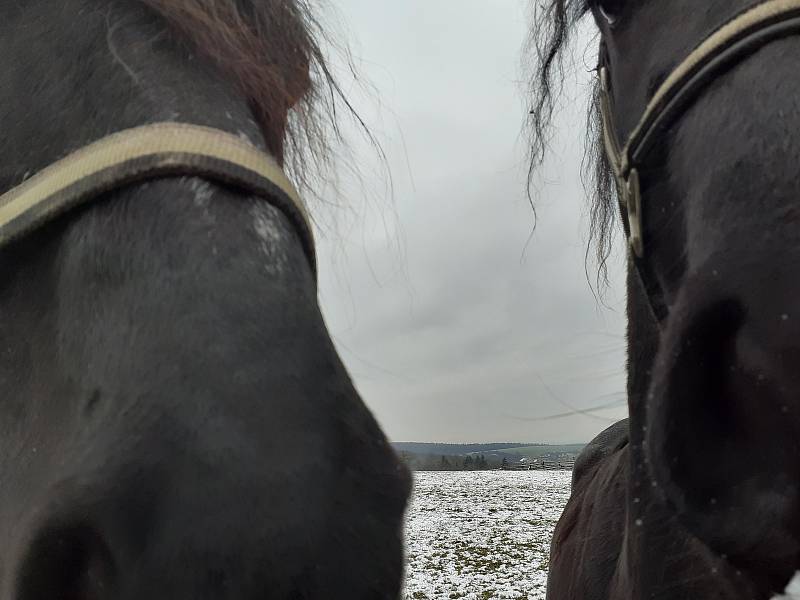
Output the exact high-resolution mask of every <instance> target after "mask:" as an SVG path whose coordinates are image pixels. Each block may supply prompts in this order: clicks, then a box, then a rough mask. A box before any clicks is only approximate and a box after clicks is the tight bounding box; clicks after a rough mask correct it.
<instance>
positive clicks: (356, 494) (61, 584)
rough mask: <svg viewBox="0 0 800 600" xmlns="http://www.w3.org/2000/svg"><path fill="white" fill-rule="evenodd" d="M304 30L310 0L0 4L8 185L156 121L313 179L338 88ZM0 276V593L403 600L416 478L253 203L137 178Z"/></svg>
mask: <svg viewBox="0 0 800 600" xmlns="http://www.w3.org/2000/svg"><path fill="white" fill-rule="evenodd" d="M317 34H322V32H321V31H319V30H318V22H317V21H316V20H315V18H314V16H313V15H312V14H311V13H310V12H309V10H308V7H307V5H306V3H305V2H304V1H302V0H296V1H294V0H293V1H287V0H269V1H264V2H255V1H253V2H251V1H248V0H236V1H234V0H219V1H218V2H205V1H200V0H143V1H137V0H117V1H116V2H106V1H104V0H63V1H59V2H52V1H50V0H26V1H25V2H2V3H0V65H2V69H0V123H2V128H3V135H2V136H0V157H2V161H1V164H0V191H5V190H7V189H9V188H11V187H13V186H14V185H17V184H18V183H20V182H21V181H22V180H23V179H25V178H26V177H27V176H28V175H29V174H31V173H35V172H37V171H39V170H40V169H42V168H43V167H45V166H46V165H48V164H50V163H52V162H53V161H55V160H57V159H59V158H61V157H62V156H64V155H65V154H67V153H69V152H71V151H73V150H76V149H78V148H80V147H82V146H84V145H86V144H88V143H90V142H92V141H94V140H96V139H98V138H101V137H103V136H105V135H107V134H109V133H112V132H114V131H119V130H122V129H126V128H130V127H134V126H138V125H143V124H148V123H154V122H159V121H181V122H186V123H192V124H198V125H205V126H210V127H215V128H217V129H220V130H223V131H226V132H230V133H233V134H235V135H238V136H240V137H243V138H245V139H247V140H249V141H250V142H251V143H252V144H254V145H256V146H258V147H260V148H262V149H264V150H266V151H269V152H270V153H271V154H272V155H273V156H275V157H276V158H277V159H278V160H279V161H283V159H284V157H286V160H287V161H290V160H291V161H292V162H291V164H292V165H293V167H294V169H293V171H292V172H293V174H294V175H295V178H296V179H299V180H300V181H301V182H302V181H304V180H306V179H311V178H312V174H311V173H310V172H309V170H310V169H311V166H310V165H307V164H306V163H304V162H303V157H304V156H305V157H307V156H308V153H307V152H306V151H307V150H310V151H311V152H312V159H313V158H314V155H313V151H317V152H318V154H317V155H316V157H317V158H318V159H320V160H323V161H324V160H325V159H326V158H328V157H327V155H326V152H327V151H328V146H327V145H326V141H325V138H324V133H325V131H327V130H329V129H330V127H329V126H328V125H327V124H326V121H325V118H326V116H331V115H332V114H333V113H332V110H329V109H332V108H333V107H332V106H330V105H326V104H325V103H326V102H330V101H331V99H332V98H333V99H335V98H336V94H337V93H338V92H337V90H338V88H337V87H336V83H335V82H334V81H333V80H332V79H330V75H329V72H328V70H327V67H326V66H325V63H324V61H323V60H322V52H321V50H320V47H319V46H318V42H317V39H319V38H317V37H315V35H317ZM326 107H327V108H326ZM311 162H313V160H312V161H311ZM0 274H1V275H0V354H1V355H2V356H1V357H0V398H2V400H0V539H2V546H1V547H0V596H1V597H2V598H7V599H9V600H11V599H14V600H40V599H41V600H43V599H45V598H65V599H69V600H88V599H93V600H102V599H111V598H115V599H116V598H118V599H133V598H170V599H172V598H176V599H177V598H186V599H189V598H191V599H193V600H194V599H200V598H209V599H211V598H213V599H215V600H216V599H222V598H236V599H245V598H252V599H255V598H259V599H266V598H274V599H284V598H285V599H288V598H297V599H300V598H348V599H353V598H396V596H397V594H398V592H399V588H400V584H401V575H402V537H401V525H402V515H403V510H404V507H405V501H406V497H407V495H408V491H409V478H408V474H407V471H406V470H405V468H404V467H402V466H401V465H400V463H399V462H398V460H397V458H396V456H395V454H394V453H393V451H392V450H391V448H390V447H389V445H388V444H387V441H386V439H385V437H384V436H383V434H382V433H381V431H380V430H379V428H378V426H377V424H376V422H375V421H374V419H373V417H372V416H371V415H370V413H369V412H368V410H367V409H366V408H365V406H364V405H363V403H362V401H361V399H360V398H359V396H358V394H357V392H356V391H355V389H354V388H353V385H352V383H351V381H350V379H349V377H348V375H347V373H346V372H345V369H344V368H343V366H342V364H341V362H340V360H339V358H338V356H337V354H336V351H335V350H334V347H333V345H332V343H331V340H330V337H329V335H328V333H327V331H326V328H325V324H324V322H323V319H322V317H321V314H320V311H319V307H318V305H317V297H316V282H315V278H314V274H313V272H312V268H311V266H310V264H309V261H308V260H307V256H306V254H305V253H304V247H303V245H302V243H301V239H300V236H299V235H298V233H297V231H296V230H295V228H294V226H293V225H292V223H291V221H290V220H289V219H287V217H286V216H284V214H283V213H282V212H281V211H279V210H278V209H276V208H274V207H273V206H271V204H270V202H269V198H254V197H248V196H246V195H244V194H242V193H241V192H240V191H238V190H237V189H234V188H228V187H225V186H223V185H218V184H214V183H212V182H209V181H206V180H204V179H202V178H194V177H161V178H157V179H154V180H152V181H149V182H147V183H145V184H137V185H130V186H127V187H124V188H121V189H118V190H116V191H113V192H110V193H107V194H104V195H103V196H101V197H98V198H97V199H96V201H95V202H93V203H91V204H90V205H88V206H86V207H84V208H83V209H80V210H76V211H73V212H71V213H69V214H67V215H65V216H63V217H61V218H59V219H57V220H55V221H53V222H51V223H49V224H48V225H46V226H44V227H42V228H41V229H39V230H37V231H36V232H35V233H32V234H30V235H27V236H26V237H24V238H22V239H20V240H18V241H16V242H14V243H13V244H11V245H8V246H6V247H4V248H2V250H0Z"/></svg>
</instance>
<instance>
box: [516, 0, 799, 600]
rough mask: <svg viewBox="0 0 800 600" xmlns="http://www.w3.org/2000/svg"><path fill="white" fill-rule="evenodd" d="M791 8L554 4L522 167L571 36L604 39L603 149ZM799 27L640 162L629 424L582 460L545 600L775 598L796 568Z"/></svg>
mask: <svg viewBox="0 0 800 600" xmlns="http://www.w3.org/2000/svg"><path fill="white" fill-rule="evenodd" d="M789 4H792V3H791V2H780V1H779V2H775V1H772V2H764V1H760V0H589V1H588V2H586V1H585V0H552V1H551V2H549V3H548V6H546V7H544V8H543V9H542V10H540V12H539V13H538V15H537V17H536V19H535V24H536V27H535V32H534V36H535V38H534V45H535V47H536V49H537V50H538V51H539V53H538V58H539V59H540V61H539V72H538V77H537V79H536V81H535V84H534V103H533V110H532V116H531V118H532V127H533V130H534V133H535V134H536V135H535V137H534V140H535V141H534V146H533V150H534V159H535V161H540V160H541V157H542V152H543V149H544V148H543V143H542V140H545V139H546V134H547V131H546V130H547V127H548V125H549V119H550V114H551V111H552V108H553V106H554V102H555V99H556V96H557V91H558V87H559V86H560V84H561V81H560V73H561V72H562V71H561V69H560V64H561V63H560V61H561V53H562V50H563V48H564V47H565V43H566V41H567V38H568V37H569V36H570V34H571V33H573V32H574V30H575V28H576V26H577V24H578V22H579V21H580V20H581V19H582V18H583V17H584V16H587V17H590V18H591V17H593V18H594V22H595V25H596V27H597V28H598V29H599V36H598V37H599V39H600V41H601V44H602V54H601V58H602V61H603V66H604V67H605V68H606V72H607V73H608V75H609V79H608V88H609V89H610V96H611V97H612V99H613V104H612V105H611V110H610V113H611V116H612V118H613V124H612V125H613V130H614V131H613V134H614V135H615V136H616V137H617V138H618V139H619V140H621V141H623V142H624V141H625V140H626V139H628V138H629V136H631V134H632V132H634V131H635V130H636V127H637V125H638V123H639V121H640V119H641V118H642V116H643V115H645V113H646V111H647V110H648V104H649V103H652V102H653V98H654V96H655V97H656V99H657V98H658V97H659V96H658V91H659V90H660V89H662V90H663V89H664V87H663V84H664V82H665V81H667V82H669V81H671V79H669V78H670V76H671V74H672V75H674V73H675V70H676V68H677V67H679V66H681V65H685V64H686V63H685V60H686V59H687V57H688V56H691V55H693V54H696V53H695V52H694V51H695V50H696V49H698V48H701V49H702V46H701V44H702V43H703V42H704V41H705V40H708V39H709V36H711V35H712V34H714V33H715V32H718V31H720V30H721V28H724V27H725V26H726V24H730V23H732V22H737V23H740V22H742V19H741V17H742V16H743V15H745V14H750V13H751V11H753V10H755V9H758V10H760V11H762V12H768V11H773V10H774V11H777V10H785V8H786V6H787V5H789ZM792 11H793V13H800V10H798V7H797V3H796V2H795V3H793V7H792ZM796 16H797V15H796V14H794V15H793V18H794V17H796ZM762 25H763V26H764V27H766V26H767V25H770V23H769V21H768V20H765V22H764V23H762ZM770 26H771V25H770ZM793 27H794V28H793V30H792V31H789V32H788V33H786V34H785V35H780V36H775V37H774V38H770V39H768V40H766V39H759V40H758V41H759V43H758V44H752V45H751V47H749V48H748V49H747V52H746V53H742V54H740V55H738V56H737V58H736V60H731V61H729V62H727V63H723V62H720V63H718V64H717V67H715V69H716V70H715V71H714V73H713V76H712V77H708V78H706V80H705V81H703V82H702V89H698V90H696V92H697V93H695V94H693V96H692V97H691V98H690V99H687V101H686V102H685V104H684V105H683V106H682V108H681V110H680V112H679V113H677V114H675V115H674V118H672V119H671V120H670V121H669V122H668V123H664V124H663V125H664V126H663V127H661V128H660V129H659V130H658V131H657V135H656V139H655V141H654V143H653V144H651V147H650V149H649V152H648V153H647V155H646V156H643V157H640V160H639V161H638V164H637V167H638V171H639V175H640V183H641V197H642V202H643V204H642V211H641V217H642V223H643V239H644V251H643V252H642V253H641V256H640V257H635V256H634V252H631V255H630V260H629V277H628V317H629V326H628V344H629V347H628V350H629V351H628V360H629V384H628V393H629V415H630V418H629V420H628V421H627V422H624V423H622V424H620V425H618V426H615V427H614V428H612V429H610V430H609V431H607V432H605V433H604V434H603V435H602V436H601V437H600V438H598V440H596V442H595V443H593V444H592V445H590V447H589V450H588V451H587V453H586V454H585V456H584V457H583V458H582V461H581V462H580V467H579V468H578V469H577V470H576V473H575V479H574V486H573V498H572V500H571V501H570V503H569V505H568V507H567V510H566V511H565V513H564V517H563V518H562V521H561V523H560V524H559V527H558V529H557V532H556V538H555V540H554V544H553V563H552V572H551V582H550V595H551V597H552V598H553V599H554V600H561V599H564V598H583V599H586V598H598V599H599V598H665V599H666V598H725V599H740V598H741V599H745V598H748V599H752V598H757V599H762V598H770V597H771V596H772V595H773V594H774V593H777V592H780V591H782V590H783V589H784V587H785V586H786V584H787V582H788V580H789V579H790V578H791V577H792V575H793V574H794V572H795V570H796V569H798V568H799V567H800V235H799V232H800V204H798V198H800V134H798V130H800V103H798V98H800V79H798V77H797V68H798V52H800V35H798V33H799V32H798V29H797V26H796V23H795V25H794V26H793ZM723 58H725V57H724V56H723ZM667 87H668V85H667ZM602 99H603V95H602V93H601V92H600V91H599V90H596V94H595V97H594V100H595V102H594V105H593V107H592V108H593V110H592V114H591V115H590V119H589V121H590V125H591V129H592V132H593V133H594V139H592V140H590V142H589V154H590V156H591V158H592V159H594V160H592V161H590V162H591V163H592V167H591V169H592V173H590V175H592V176H593V179H594V183H595V184H596V190H595V196H594V204H593V217H594V219H593V226H594V229H593V231H594V233H595V234H596V235H595V237H596V238H597V239H598V241H599V251H598V256H599V258H600V261H601V264H602V263H603V261H604V260H605V259H606V258H607V256H608V252H609V249H610V240H611V231H612V228H613V226H614V224H615V221H617V222H619V221H618V217H616V215H615V213H616V211H617V203H616V197H617V192H618V190H617V189H615V187H616V186H615V178H614V174H613V173H612V169H611V167H612V166H613V165H612V164H611V163H610V161H609V160H608V159H607V158H606V157H605V155H604V152H603V145H602V140H601V137H602V131H601V129H602V123H601V117H600V112H601V104H602V102H601V101H602ZM626 226H627V223H626Z"/></svg>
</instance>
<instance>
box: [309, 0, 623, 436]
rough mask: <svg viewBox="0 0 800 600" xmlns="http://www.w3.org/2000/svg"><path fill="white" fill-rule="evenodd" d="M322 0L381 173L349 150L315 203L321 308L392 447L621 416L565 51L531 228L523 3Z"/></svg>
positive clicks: (615, 322) (563, 430)
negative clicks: (351, 67)
mask: <svg viewBox="0 0 800 600" xmlns="http://www.w3.org/2000/svg"><path fill="white" fill-rule="evenodd" d="M336 4H337V6H338V7H339V10H340V18H341V20H342V21H343V23H344V28H345V29H346V30H347V32H348V37H349V38H350V41H351V44H352V47H353V51H354V55H355V60H356V64H357V65H358V67H359V68H360V70H361V71H362V72H363V73H364V74H365V75H366V77H367V79H369V81H370V82H371V84H372V85H373V86H374V89H375V92H374V94H373V96H372V100H370V99H369V96H366V95H363V94H360V92H359V91H358V90H354V92H353V93H354V95H355V96H354V97H355V98H356V101H357V103H358V104H359V107H360V108H361V110H362V112H363V113H364V115H365V117H366V119H367V121H368V122H369V124H370V126H371V127H372V128H373V130H374V131H375V132H376V134H377V135H378V137H379V139H380V140H381V142H382V144H383V146H384V149H385V150H386V153H387V157H388V163H389V167H390V170H391V174H392V182H393V188H392V189H393V193H392V194H389V193H388V192H387V189H386V188H387V185H386V178H385V177H382V176H381V173H380V170H379V168H378V167H379V164H378V163H377V161H376V160H375V157H374V153H370V152H369V151H368V149H367V148H365V147H364V145H363V144H356V145H355V146H354V151H355V152H356V163H357V164H358V165H359V166H360V168H361V169H362V180H361V184H360V185H355V184H352V182H351V181H350V180H349V179H348V178H347V176H346V174H343V176H342V177H343V182H342V183H341V188H340V189H341V190H342V191H343V196H344V197H345V198H347V202H348V206H347V207H339V208H332V207H327V208H324V209H323V212H322V213H321V214H320V213H318V218H319V219H320V221H321V222H323V223H324V225H323V227H322V231H321V233H320V237H321V239H320V245H319V255H320V283H321V289H320V298H321V303H322V307H323V311H324V313H325V317H326V320H327V322H328V326H329V328H330V331H331V333H332V335H333V338H334V341H335V343H336V345H337V347H338V348H339V351H340V354H341V356H342V358H343V360H344V362H345V364H346V365H347V367H348V369H349V371H350V373H351V375H352V377H353V379H354V381H355V383H356V386H357V387H358V389H359V391H360V392H361V394H362V396H363V397H364V400H365V402H366V403H367V405H368V406H369V407H370V408H371V409H372V410H373V411H374V413H375V415H376V416H377V418H378V420H379V421H380V423H381V424H382V426H383V427H384V429H385V431H386V432H387V434H388V435H389V437H390V438H391V439H392V440H395V441H446V442H481V441H528V442H573V441H588V440H589V439H590V438H591V437H592V436H593V435H594V434H596V433H597V432H599V431H600V430H601V429H603V428H604V427H606V426H607V425H608V424H610V423H611V422H612V421H614V420H616V419H618V418H621V417H623V416H624V414H625V411H624V408H623V407H622V405H623V403H624V396H623V390H624V382H625V379H624V339H623V332H624V319H623V317H624V304H623V297H624V296H623V292H622V289H623V283H624V282H623V280H622V275H621V273H622V270H621V264H622V260H621V258H620V257H617V259H616V261H615V263H614V273H613V288H612V289H611V290H610V291H609V292H608V297H607V303H608V304H610V306H611V308H610V309H606V308H601V307H600V306H598V304H597V302H596V301H595V299H594V297H593V296H592V293H591V291H590V289H589V286H588V284H587V282H586V278H585V275H584V251H585V247H586V237H587V231H588V221H587V217H586V216H585V215H586V211H585V208H584V206H585V202H584V196H583V191H582V189H581V185H580V180H579V166H580V160H581V148H582V139H583V137H582V136H583V119H584V115H583V110H584V107H585V102H586V95H587V93H588V84H589V83H588V82H589V74H588V73H587V72H586V69H585V68H583V62H582V61H583V59H582V58H581V57H582V55H581V54H580V53H578V57H579V61H578V63H579V69H578V71H579V73H578V75H577V76H576V77H575V80H574V81H572V82H571V83H570V85H569V86H568V90H567V96H568V101H567V102H566V103H565V109H564V111H563V112H562V113H561V115H560V117H559V118H558V120H557V123H556V125H557V127H558V133H557V135H556V137H555V140H554V143H553V150H554V152H553V155H552V156H551V157H550V159H549V161H548V164H547V166H546V168H545V171H544V174H543V177H542V179H541V184H540V186H539V188H540V193H539V194H538V198H537V201H536V204H537V210H538V217H539V220H538V226H537V229H536V231H535V233H534V235H533V237H532V238H531V239H530V241H529V236H530V234H531V229H532V226H533V215H532V212H531V209H530V206H529V205H528V201H527V198H526V194H525V143H524V140H523V139H522V138H521V127H522V124H523V121H524V116H525V111H524V107H523V103H522V98H521V91H520V86H519V81H520V80H521V78H523V77H524V76H526V74H524V73H523V71H522V68H521V67H520V58H521V47H522V44H523V40H524V36H525V33H526V26H527V19H526V12H525V11H526V2H523V1H519V0H504V1H502V2H500V1H495V0H437V1H431V0H403V2H386V1H378V2H376V1H375V0H337V2H336ZM584 37H586V36H584ZM587 60H589V62H591V58H589V59H587ZM376 101H377V102H376ZM377 104H379V105H380V106H377V107H376V105H377ZM348 196H351V197H349V198H348ZM365 196H366V199H364V198H365ZM333 222H335V223H336V225H335V226H332V225H331V223H333ZM621 244H622V242H621V241H618V245H621ZM614 402H618V406H617V407H616V408H612V409H609V410H604V411H600V412H596V413H592V415H591V416H585V415H574V416H570V417H568V418H558V419H548V420H540V419H541V418H542V417H550V416H553V415H558V414H562V413H566V412H570V410H571V408H573V407H574V408H578V409H586V408H593V407H597V406H600V405H608V404H609V403H614Z"/></svg>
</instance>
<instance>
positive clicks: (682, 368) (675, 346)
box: [646, 299, 745, 510]
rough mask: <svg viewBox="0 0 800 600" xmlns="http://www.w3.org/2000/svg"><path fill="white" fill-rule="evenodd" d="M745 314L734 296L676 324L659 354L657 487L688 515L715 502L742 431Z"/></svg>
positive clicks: (651, 445)
mask: <svg viewBox="0 0 800 600" xmlns="http://www.w3.org/2000/svg"><path fill="white" fill-rule="evenodd" d="M744 320H745V310H744V307H743V306H742V305H741V303H740V302H739V301H737V300H734V299H724V300H720V301H718V302H714V303H711V304H710V305H709V306H707V307H706V308H705V309H703V310H691V311H690V312H689V314H688V315H686V318H680V319H676V320H675V322H673V324H672V325H671V326H670V330H668V331H667V333H666V336H665V340H664V343H663V345H662V348H661V350H660V351H659V360H658V364H657V366H656V371H655V373H654V379H653V384H652V388H651V393H650V397H649V401H648V427H647V436H646V444H647V446H646V449H647V452H648V455H649V457H650V461H649V463H650V469H651V473H652V475H653V476H654V478H655V480H656V482H657V483H658V484H660V486H661V487H662V489H663V490H664V491H665V492H666V493H667V495H668V496H670V499H671V500H672V501H674V502H675V503H676V505H678V507H679V508H681V510H683V509H685V508H686V504H687V503H689V504H696V503H699V504H702V503H704V502H706V503H707V502H708V501H709V499H710V498H714V496H715V494H716V493H717V492H718V489H717V488H718V487H719V486H720V481H719V480H718V477H719V478H721V479H725V475H727V474H726V473H723V471H724V465H726V464H727V463H725V462H717V461H713V462H712V463H711V464H714V465H715V468H714V469H712V470H711V472H709V469H707V468H706V466H705V460H699V457H701V456H702V457H706V458H707V459H709V457H711V456H716V454H717V452H722V453H724V452H727V451H728V446H729V445H730V444H731V443H732V441H733V440H734V439H737V437H738V436H739V434H740V430H741V427H742V423H741V420H740V419H739V412H740V408H741V407H739V406H738V405H737V404H738V403H737V401H738V397H739V395H740V394H739V390H737V389H736V388H735V386H734V385H733V379H732V377H733V376H734V374H735V371H736V370H737V365H738V358H737V350H736V341H737V337H738V334H739V332H740V331H741V327H742V324H743V322H744Z"/></svg>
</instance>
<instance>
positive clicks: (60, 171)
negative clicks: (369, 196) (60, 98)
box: [0, 123, 316, 273]
mask: <svg viewBox="0 0 800 600" xmlns="http://www.w3.org/2000/svg"><path fill="white" fill-rule="evenodd" d="M175 175H183V176H187V175H188V176H198V177H203V178H206V179H210V180H212V181H216V182H219V183H222V184H226V185H230V186H233V187H236V188H240V189H241V190H243V191H244V192H247V193H249V194H252V195H255V196H259V197H261V198H263V199H264V200H265V201H267V202H269V203H270V204H271V205H274V206H275V207H276V208H278V209H279V210H281V212H283V213H284V214H285V215H286V217H287V218H288V219H289V220H290V221H291V222H292V224H293V225H294V227H295V229H296V230H297V232H298V234H299V235H300V238H301V240H302V243H303V248H304V250H305V253H306V256H307V258H308V260H309V263H310V264H311V268H312V270H313V271H314V272H315V273H316V258H315V252H314V238H313V234H312V230H311V226H310V224H309V219H308V215H307V213H306V210H305V207H304V205H303V202H302V200H301V199H300V196H299V195H298V193H297V190H296V189H295V188H294V186H293V185H292V184H291V182H290V181H289V179H288V178H287V177H286V175H285V173H284V172H283V170H282V169H281V167H280V165H278V163H277V162H276V161H275V159H274V158H272V157H271V156H269V155H267V154H265V153H264V152H262V151H260V150H258V149H257V148H255V147H254V146H252V145H251V144H249V143H247V142H245V141H244V140H242V139H240V138H238V137H236V136H234V135H232V134H230V133H227V132H224V131H220V130H218V129H212V128H209V127H202V126H199V125H190V124H187V123H157V124H154V125H145V126H142V127H136V128H133V129H127V130H125V131H120V132H118V133H114V134H112V135H110V136H108V137H105V138H103V139H101V140H98V141H96V142H93V143H91V144H89V145H88V146H85V147H83V148H81V149H80V150H77V151H75V152H73V153H72V154H70V155H68V156H66V157H65V158H62V159H61V160H59V161H58V162H55V163H53V164H52V165H50V166H48V167H46V168H45V169H43V170H42V171H40V172H38V173H37V174H35V175H34V176H33V177H31V178H30V179H27V180H26V181H25V182H23V183H22V184H20V185H19V186H17V187H15V188H13V189H11V190H10V191H8V192H6V193H5V194H3V195H2V196H0V247H2V246H4V245H6V244H8V243H9V242H10V241H12V240H14V239H16V238H19V237H20V236H23V235H25V234H27V233H29V232H31V231H32V230H34V229H36V228H37V227H40V226H41V225H43V224H44V223H47V222H48V221H51V220H53V219H54V218H56V217H57V216H59V215H61V214H63V213H65V212H67V211H69V210H71V209H73V208H76V207H78V206H80V205H83V204H87V203H89V202H91V201H93V200H94V199H96V198H97V197H98V196H100V195H102V194H104V193H106V192H110V191H112V190H114V189H117V188H120V187H122V186H126V185H130V184H133V183H139V182H142V181H145V180H148V179H154V178H158V177H166V176H175Z"/></svg>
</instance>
